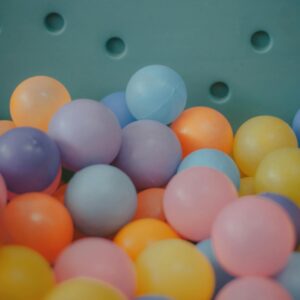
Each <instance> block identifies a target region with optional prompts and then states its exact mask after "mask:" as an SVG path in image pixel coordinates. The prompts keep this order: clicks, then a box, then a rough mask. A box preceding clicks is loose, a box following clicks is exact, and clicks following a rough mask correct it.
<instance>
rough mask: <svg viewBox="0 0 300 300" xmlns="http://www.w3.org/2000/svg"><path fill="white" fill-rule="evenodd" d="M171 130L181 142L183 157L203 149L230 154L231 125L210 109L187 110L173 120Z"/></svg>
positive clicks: (231, 141) (194, 108) (223, 117)
mask: <svg viewBox="0 0 300 300" xmlns="http://www.w3.org/2000/svg"><path fill="white" fill-rule="evenodd" d="M171 128H172V129H173V131H174V132H175V133H176V135H177V137H178V138H179V140H180V142H181V146H182V150H183V156H184V157H185V156H187V155H188V154H190V153H191V152H194V151H196V150H199V149H203V148H210V149H217V150H220V151H223V152H225V153H227V154H230V153H231V150H232V144H233V132H232V128H231V125H230V123H229V122H228V120H227V119H226V118H225V116H223V115H222V114H221V113H219V112H218V111H216V110H214V109H212V108H209V107H192V108H189V109H187V110H185V111H184V112H183V113H182V114H181V115H180V116H179V117H178V119H177V120H175V122H174V123H173V124H172V126H171Z"/></svg>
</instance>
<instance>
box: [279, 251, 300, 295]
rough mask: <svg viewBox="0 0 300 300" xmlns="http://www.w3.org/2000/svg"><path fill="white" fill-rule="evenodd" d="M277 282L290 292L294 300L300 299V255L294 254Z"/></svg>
mask: <svg viewBox="0 0 300 300" xmlns="http://www.w3.org/2000/svg"><path fill="white" fill-rule="evenodd" d="M277 280H278V281H279V282H280V283H281V284H282V285H283V286H284V287H285V288H286V289H287V290H288V292H289V293H290V294H291V295H292V296H293V299H295V300H296V299H300V253H299V252H294V253H293V254H292V255H291V256H290V258H289V262H288V264H287V266H286V267H285V269H284V270H283V271H282V272H281V273H280V274H279V275H278V276H277Z"/></svg>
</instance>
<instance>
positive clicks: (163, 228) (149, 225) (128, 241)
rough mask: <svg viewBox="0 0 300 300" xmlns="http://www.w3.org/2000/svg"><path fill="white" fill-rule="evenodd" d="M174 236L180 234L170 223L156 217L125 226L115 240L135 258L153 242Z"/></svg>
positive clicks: (176, 236)
mask: <svg viewBox="0 0 300 300" xmlns="http://www.w3.org/2000/svg"><path fill="white" fill-rule="evenodd" d="M173 238H179V236H178V235H177V233H176V232H175V231H174V230H173V229H172V228H171V227H170V226H169V225H168V224H166V223H164V222H162V221H159V220H155V219H141V220H136V221H133V222H131V223H129V224H127V225H126V226H124V227H123V228H122V229H121V230H120V231H119V232H118V233H117V235H116V236H115V238H114V242H115V243H116V244H117V245H118V246H119V247H121V248H122V249H123V250H124V251H125V252H126V253H127V254H128V255H129V256H130V257H131V259H132V260H135V259H136V258H137V257H138V255H139V254H140V253H141V252H142V251H143V250H144V249H145V248H146V247H148V246H149V245H151V244H152V243H154V242H157V241H160V240H167V239H173Z"/></svg>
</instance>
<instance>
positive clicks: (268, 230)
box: [212, 196, 295, 276]
mask: <svg viewBox="0 0 300 300" xmlns="http://www.w3.org/2000/svg"><path fill="white" fill-rule="evenodd" d="M212 241H213V247H214V251H215V254H216V257H217V259H218V261H219V262H220V264H221V265H222V266H223V268H224V269H225V270H226V271H227V272H229V273H230V274H233V275H236V276H252V275H253V276H271V275H275V274H276V273H278V272H279V271H280V270H282V269H283V268H284V266H285V265H286V263H287V262H288V257H289V255H290V254H291V252H292V251H293V249H294V247H295V229H294V225H293V224H292V222H291V220H290V218H289V216H288V215H287V213H286V212H285V211H284V209H283V208H281V207H280V206H279V205H278V204H276V203H274V202H273V201H272V200H268V199H266V198H263V197H260V196H245V197H242V198H241V199H240V200H239V201H235V202H234V203H231V204H229V205H227V207H225V208H224V209H223V210H222V211H221V212H220V214H219V215H218V217H217V219H216V221H215V223H214V226H213V230H212Z"/></svg>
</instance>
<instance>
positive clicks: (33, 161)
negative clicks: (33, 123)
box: [0, 127, 61, 194]
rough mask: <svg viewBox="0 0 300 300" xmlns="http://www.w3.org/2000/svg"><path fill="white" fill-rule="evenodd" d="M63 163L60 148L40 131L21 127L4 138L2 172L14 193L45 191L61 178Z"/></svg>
mask: <svg viewBox="0 0 300 300" xmlns="http://www.w3.org/2000/svg"><path fill="white" fill-rule="evenodd" d="M60 164H61V162H60V154H59V150H58V147H57V145H56V144H55V143H54V141H52V140H51V139H50V138H49V136H48V135H47V134H45V133H44V132H42V131H40V130H38V129H35V128H31V127H19V128H15V129H12V130H10V131H8V132H7V133H6V134H4V135H3V136H2V137H1V138H0V173H1V174H2V175H3V177H4V179H5V182H6V184H7V187H8V190H9V191H11V192H13V193H17V194H22V193H27V192H37V191H42V190H44V189H45V188H47V187H48V186H49V185H50V184H51V183H52V182H53V180H54V179H55V177H56V176H57V173H58V171H59V168H60Z"/></svg>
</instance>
